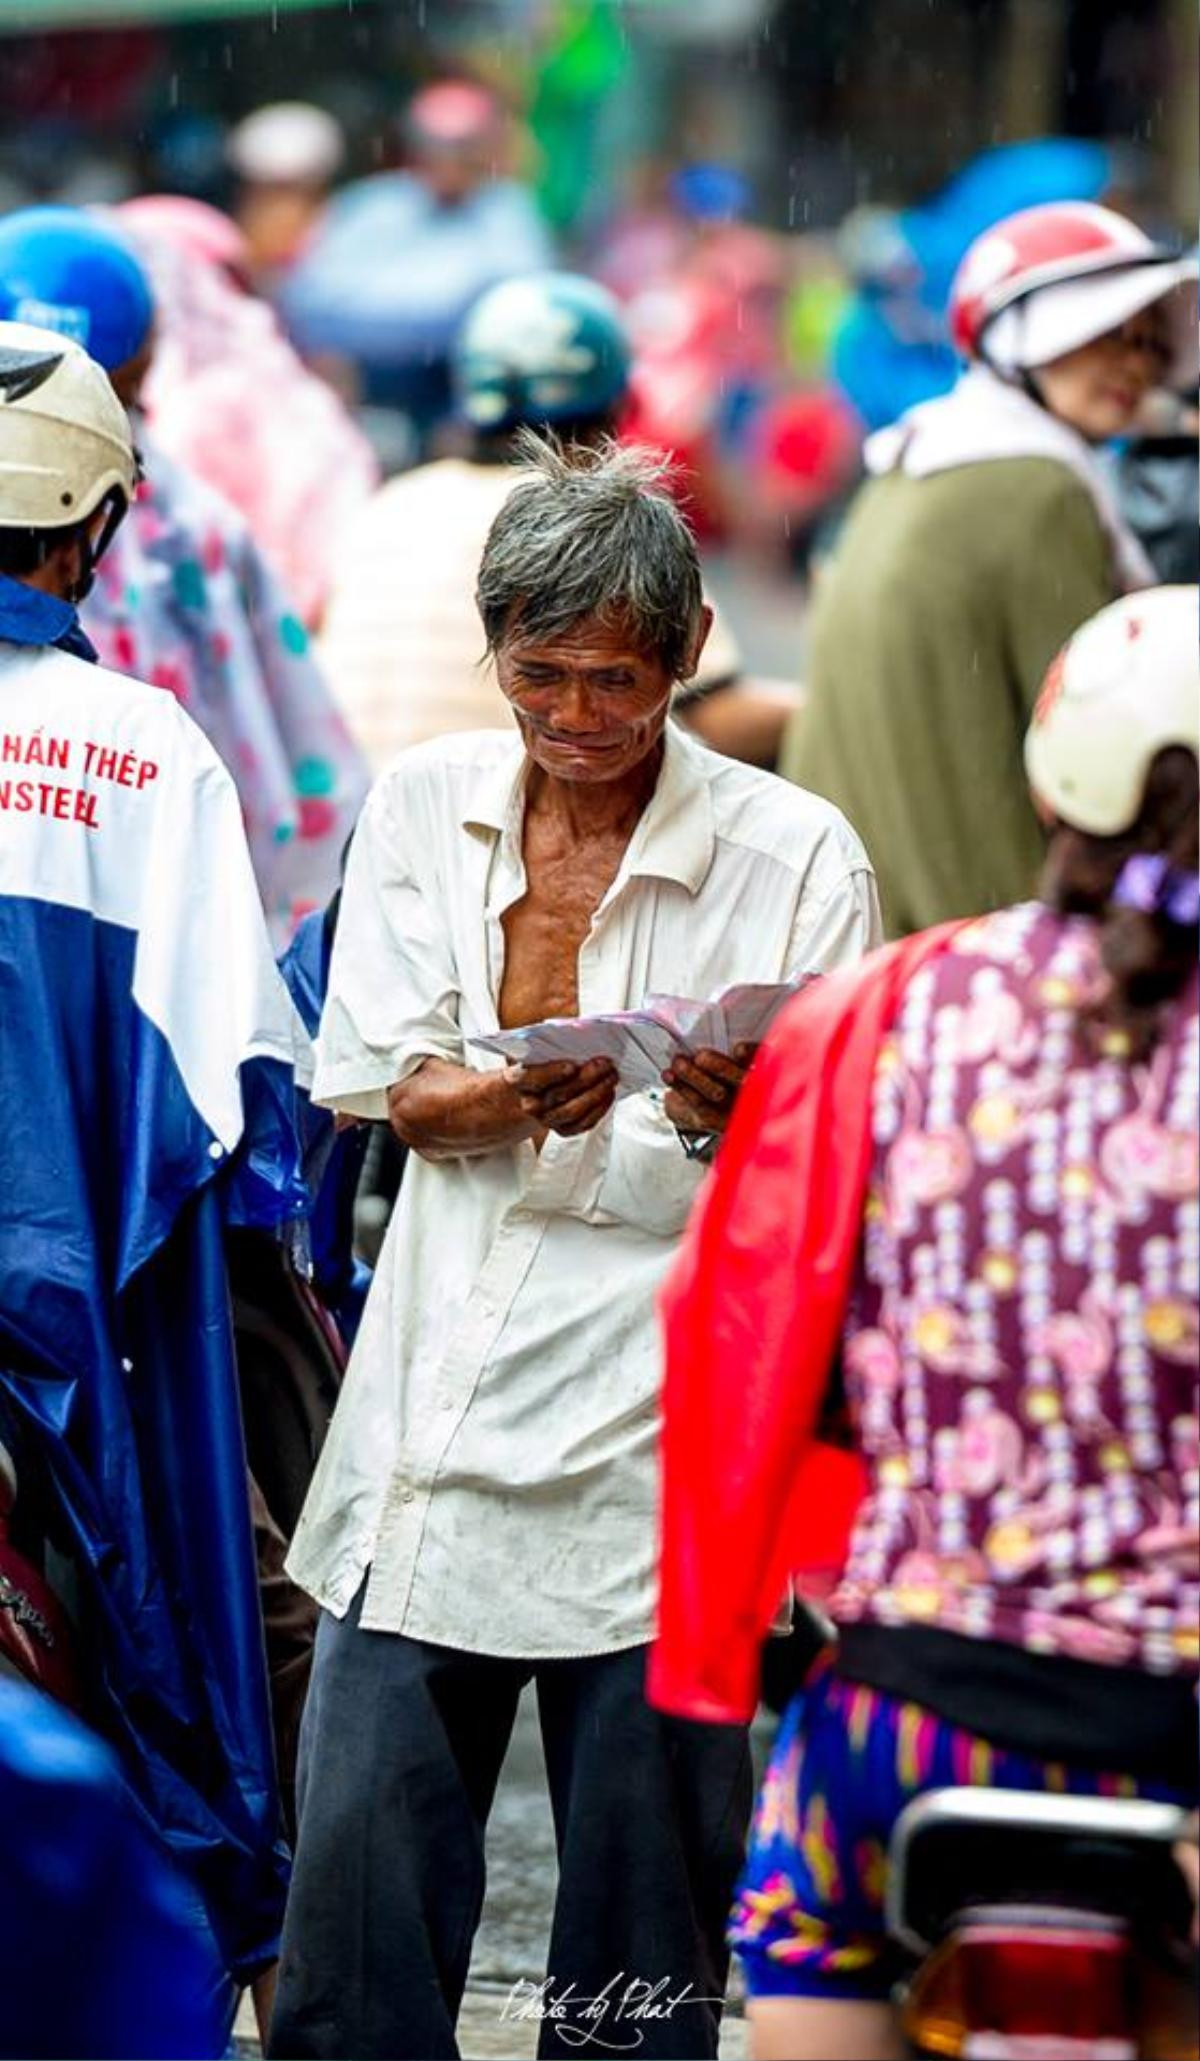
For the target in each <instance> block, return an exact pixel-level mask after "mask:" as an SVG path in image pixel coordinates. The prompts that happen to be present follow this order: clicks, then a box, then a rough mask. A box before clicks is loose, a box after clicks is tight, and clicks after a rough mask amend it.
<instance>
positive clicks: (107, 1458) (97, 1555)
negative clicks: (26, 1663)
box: [0, 322, 308, 2019]
mask: <svg viewBox="0 0 1200 2061" xmlns="http://www.w3.org/2000/svg"><path fill="white" fill-rule="evenodd" d="M135 483H136V459H135V454H134V450H133V445H132V440H131V436H130V429H129V423H128V419H127V417H126V415H125V412H124V410H123V408H122V407H121V405H120V403H119V402H118V400H117V398H116V396H115V394H114V393H113V390H112V388H111V386H110V385H109V382H108V380H107V378H106V377H105V375H104V373H103V372H102V371H101V369H100V367H99V366H98V365H97V364H96V363H95V362H94V360H93V359H92V358H90V357H89V356H88V354H87V353H86V352H85V351H84V350H83V349H82V347H81V346H80V345H79V344H77V343H75V342H73V341H72V340H71V339H69V338H67V337H65V336H64V335H63V334H62V333H61V332H60V331H54V330H49V329H45V328H38V327H35V326H32V325H29V324H26V323H15V322H3V323H0V993H2V994H3V997H4V1006H3V1008H2V1009H0V1106H2V1107H3V1110H4V1123H3V1126H2V1127H0V1401H2V1403H3V1407H4V1414H5V1420H6V1427H7V1426H9V1425H10V1424H11V1425H15V1427H16V1433H17V1437H18V1442H19V1444H20V1448H21V1451H22V1454H23V1455H24V1456H26V1457H28V1456H29V1455H30V1454H32V1455H33V1456H34V1460H35V1465H36V1470H37V1473H38V1475H39V1477H40V1479H41V1482H42V1484H43V1487H44V1492H45V1508H46V1522H47V1528H48V1532H49V1535H50V1536H51V1537H52V1538H53V1541H54V1544H55V1546H56V1548H57V1552H58V1556H59V1558H58V1565H59V1566H60V1567H61V1566H63V1565H64V1564H65V1566H66V1567H67V1568H68V1569H69V1582H70V1586H71V1589H72V1600H73V1607H74V1609H75V1611H76V1614H77V1618H78V1622H79V1626H80V1632H81V1652H80V1674H81V1678H82V1685H83V1693H82V1708H83V1714H84V1716H85V1717H86V1718H87V1719H88V1721H89V1722H90V1723H91V1724H92V1725H93V1726H94V1727H95V1729H96V1730H98V1731H99V1732H101V1733H102V1734H103V1735H104V1736H105V1737H106V1738H107V1739H108V1740H109V1742H110V1744H111V1745H112V1746H113V1747H114V1749H115V1751H116V1753H117V1756H118V1759H119V1761H120V1765H121V1770H122V1774H123V1777H124V1780H125V1783H126V1785H127V1787H128V1790H129V1792H130V1794H131V1796H132V1797H133V1799H134V1801H135V1803H136V1806H137V1809H138V1811H139V1814H140V1816H141V1817H142V1819H143V1821H144V1822H145V1824H146V1825H147V1826H148V1827H149V1829H150V1831H151V1832H152V1833H153V1835H154V1837H155V1838H156V1840H157V1841H158V1842H159V1843H160V1844H161V1845H163V1846H164V1847H165V1848H166V1849H167V1850H168V1851H169V1852H170V1854H171V1855H172V1856H173V1857H174V1859H175V1861H176V1863H177V1865H178V1868H179V1871H180V1874H181V1876H182V1878H183V1880H184V1882H185V1884H186V1887H187V1898H188V1909H189V1912H190V1922H191V1924H192V1926H193V1928H194V1930H195V1932H196V1935H197V1938H198V1939H199V1940H200V1941H202V1942H203V1943H206V1951H207V1954H208V1956H209V1959H210V1961H211V1964H212V1967H213V1971H214V1975H213V1979H214V1982H215V1983H216V1984H217V1985H218V1986H219V1989H220V1992H221V2002H222V2004H223V2006H224V2010H225V2015H226V2018H227V2019H228V2017H230V2016H231V2015H232V2006H233V2002H234V1997H235V1990H236V1986H237V1985H240V1984H242V1983H245V1982H247V1981H249V1980H251V1979H253V1978H254V1977H255V1976H256V1975H257V1974H258V1973H259V1972H260V1971H261V1970H263V1969H264V1968H265V1967H266V1966H268V1965H269V1964H270V1962H271V1961H272V1960H273V1959H274V1956H275V1952H276V1945H277V1938H278V1929H279V1923H280V1918H281V1913H282V1904H283V1894H284V1885H285V1881H286V1872H287V1861H286V1853H285V1850H284V1848H283V1845H282V1842H281V1838H280V1801H279V1793H278V1785H277V1781H276V1774H275V1764H274V1755H273V1749H272V1739H271V1724H270V1714H269V1705H268V1691H267V1678H266V1669H265V1664H264V1652H263V1629H262V1620H261V1615H260V1608H259V1597H258V1589H257V1583H256V1577H255V1561H254V1550H253V1542H252V1537H251V1524H250V1509H249V1502H248V1498H247V1493H246V1455H245V1446H244V1441H243V1434H242V1424H241V1414H240V1409H239V1399H238V1383H237V1370H236V1366H235V1360H234V1341H233V1331H232V1322H231V1315H230V1305H229V1290H228V1283H227V1274H226V1264H225V1238H226V1234H227V1232H228V1231H229V1230H230V1229H231V1228H233V1227H235V1226H246V1227H255V1228H259V1229H261V1230H264V1231H265V1230H279V1229H280V1228H282V1227H284V1226H287V1225H289V1224H291V1223H292V1222H293V1221H295V1220H296V1219H298V1218H301V1217H303V1216H304V1215H305V1214H306V1211H307V1207H308V1198H307V1193H306V1190H305V1188H304V1186H303V1182H302V1180H301V1178H300V1168H299V1146H298V1141H297V1135H296V1113H295V1084H296V1081H297V1080H300V1081H303V1080H305V1079H307V1077H308V1074H307V1057H308V1045H307V1039H306V1037H305V1034H304V1031H303V1028H302V1026H301V1024H300V1021H299V1019H298V1017H297V1016H296V1013H295V1011H294V1009H293V1007H292V1004H291V1002H290V999H289V997H288V994H287V991H286V989H285V988H284V986H283V983H282V981H281V979H280V977H279V974H278V972H277V970H276V967H275V963H274V959H273V956H272V953H271V948H270V942H269V939H268V935H267V930H266V925H265V922H264V919H263V914H262V908H261V904H260V902H259V899H258V894H257V891H256V889H255V885H254V877H253V873H252V870H251V866H250V859H249V853H248V851H247V847H246V841H245V834H244V831H243V829H242V823H241V813H240V810H239V807H238V801H237V795H236V791H235V789H234V786H233V783H232V781H231V779H230V778H229V775H228V774H227V772H226V771H225V768H224V767H223V766H222V765H221V762H220V760H219V759H218V757H217V755H216V753H215V752H214V751H213V749H212V746H211V745H210V744H209V743H208V741H207V739H206V738H205V737H204V736H203V735H202V733H201V732H200V730H199V729H198V728H197V726H196V725H195V724H194V723H193V722H192V721H191V719H190V718H189V717H188V716H187V715H186V714H185V713H184V711H183V710H182V709H181V708H180V706H179V705H178V703H177V702H176V701H175V700H174V698H173V697H172V696H170V695H167V694H163V693H161V692H160V691H159V690H157V689H155V688H153V687H150V686H147V685H145V684H143V683H141V682H138V681H134V680H129V679H125V678H123V677H122V676H121V675H119V674H117V673H114V672H110V671H108V670H107V669H106V668H104V667H102V666H99V665H97V664H95V663H94V658H95V654H94V652H93V650H92V648H91V646H90V644H89V643H88V641H87V639H86V637H85V635H84V633H83V631H82V630H81V628H80V625H79V619H78V613H77V604H78V602H79V600H80V599H82V598H83V597H84V596H85V595H86V593H87V591H88V588H89V586H90V585H91V582H92V580H93V578H94V574H95V569H96V566H97V564H98V563H99V562H100V561H101V560H102V558H103V555H104V551H105V549H106V548H107V546H108V544H109V543H110V542H111V539H112V537H113V535H114V534H115V533H116V530H117V528H118V527H119V525H120V522H121V521H122V519H123V518H124V516H125V514H126V512H127V510H128V507H129V504H130V502H131V500H132V498H133V494H134V490H135ZM88 661H93V662H91V663H89V662H88ZM6 1442H7V1431H6Z"/></svg>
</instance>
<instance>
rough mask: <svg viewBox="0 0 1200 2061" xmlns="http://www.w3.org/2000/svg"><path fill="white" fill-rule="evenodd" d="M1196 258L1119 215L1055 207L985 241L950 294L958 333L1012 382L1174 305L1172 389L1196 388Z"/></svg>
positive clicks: (964, 348) (967, 347)
mask: <svg viewBox="0 0 1200 2061" xmlns="http://www.w3.org/2000/svg"><path fill="white" fill-rule="evenodd" d="M1196 279H1197V264H1196V259H1195V256H1194V255H1193V256H1188V257H1178V256H1175V255H1173V254H1172V253H1170V252H1168V251H1164V250H1163V249H1162V248H1161V247H1160V246H1159V245H1158V244H1155V243H1152V242H1151V240H1150V238H1149V237H1148V236H1147V235H1146V233H1145V231H1144V230H1142V229H1139V228H1138V227H1137V224H1136V223H1134V222H1130V221H1129V220H1127V218H1126V217H1125V216H1124V215H1118V214H1115V213H1114V212H1113V210H1112V209H1111V208H1102V207H1097V206H1095V205H1094V203H1092V202H1091V201H1082V200H1080V201H1052V202H1049V203H1047V204H1046V205H1045V206H1044V207H1036V208H1025V209H1023V210H1022V211H1021V213H1020V214H1016V215H1009V216H1008V218H1007V220H1005V221H1003V222H997V223H996V224H995V225H994V227H993V228H991V229H987V230H985V231H984V233H983V235H982V236H977V237H976V239H975V241H974V243H973V244H972V245H971V247H970V249H969V250H968V251H967V254H966V256H965V257H964V258H963V261H962V263H961V265H960V266H959V268H958V272H957V275H956V277H955V280H954V285H953V286H952V288H951V290H950V308H949V317H950V334H951V337H952V339H953V341H954V343H955V345H956V346H957V348H958V349H959V350H960V351H961V352H962V353H963V355H964V357H967V358H982V359H983V360H984V362H985V363H986V364H989V365H991V366H992V367H993V369H994V370H995V371H997V372H1000V373H1004V374H1012V373H1014V372H1021V371H1031V370H1032V369H1033V368H1034V367H1036V366H1038V365H1048V364H1050V363H1051V362H1052V360H1053V359H1055V358H1061V357H1065V356H1066V354H1067V352H1068V351H1074V350H1078V349H1079V348H1080V347H1081V346H1082V345H1083V344H1088V343H1093V342H1095V340H1096V338H1097V337H1101V336H1106V335H1108V333H1109V332H1110V331H1111V330H1114V329H1119V328H1120V327H1121V325H1122V324H1123V323H1125V322H1128V321H1129V319H1130V317H1131V316H1133V315H1137V314H1140V312H1141V311H1142V309H1143V308H1148V307H1152V306H1153V305H1154V303H1155V302H1157V301H1166V302H1167V303H1168V313H1169V317H1170V320H1171V325H1172V345H1173V362H1172V364H1171V367H1170V370H1169V372H1168V374H1167V380H1168V383H1169V384H1170V385H1172V386H1180V387H1182V386H1186V385H1189V384H1192V383H1194V382H1195V379H1196V375H1197V369H1198V364H1200V354H1198V352H1197V341H1196V307H1195V298H1196Z"/></svg>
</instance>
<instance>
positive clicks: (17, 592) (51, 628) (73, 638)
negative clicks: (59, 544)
mask: <svg viewBox="0 0 1200 2061" xmlns="http://www.w3.org/2000/svg"><path fill="white" fill-rule="evenodd" d="M0 640H3V641H4V642H5V643H6V644H32V645H39V646H40V645H46V644H53V645H54V646H55V648H56V649H57V650H59V651H69V652H70V653H71V655H72V656H73V657H74V658H86V659H87V660H88V661H89V662H90V663H91V664H92V665H95V663H96V659H97V653H96V648H95V646H94V644H93V643H92V642H91V639H90V638H89V637H88V636H87V635H86V633H85V631H84V630H83V628H82V625H81V624H80V621H79V614H78V611H77V610H76V608H75V605H74V603H73V602H70V601H63V600H61V599H60V597H59V596H58V595H57V594H43V592H42V590H41V588H40V587H27V586H26V585H25V583H24V581H23V580H14V579H11V578H10V577H9V575H8V574H7V573H0Z"/></svg>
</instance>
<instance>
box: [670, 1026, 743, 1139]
mask: <svg viewBox="0 0 1200 2061" xmlns="http://www.w3.org/2000/svg"><path fill="white" fill-rule="evenodd" d="M757 1050H758V1047H757V1045H735V1046H734V1048H733V1051H732V1052H731V1053H724V1052H709V1051H704V1052H696V1053H694V1054H693V1055H692V1056H691V1057H689V1058H684V1057H683V1056H682V1055H681V1056H680V1057H679V1058H678V1059H674V1060H672V1062H671V1064H670V1066H669V1067H668V1068H667V1071H666V1072H665V1073H664V1075H663V1080H664V1082H665V1083H666V1086H667V1089H668V1093H667V1095H666V1096H665V1097H664V1100H663V1108H664V1110H665V1112H666V1114H667V1117H668V1119H669V1121H670V1122H671V1123H673V1124H674V1126H675V1128H676V1130H677V1131H716V1132H718V1133H719V1132H721V1131H723V1130H724V1129H725V1126H726V1124H727V1123H728V1122H729V1119H730V1117H731V1116H732V1115H733V1108H734V1104H735V1102H736V1101H737V1098H738V1090H739V1089H740V1087H741V1085H742V1082H743V1081H744V1080H745V1078H746V1075H747V1074H748V1073H749V1071H750V1068H751V1066H752V1065H753V1064H754V1055H755V1053H756V1052H757Z"/></svg>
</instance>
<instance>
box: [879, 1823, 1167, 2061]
mask: <svg viewBox="0 0 1200 2061" xmlns="http://www.w3.org/2000/svg"><path fill="white" fill-rule="evenodd" d="M1185 1824H1186V1819H1185V1814H1184V1813H1183V1812H1182V1811H1180V1810H1178V1809H1176V1808H1174V1807H1173V1806H1171V1805H1168V1804H1162V1803H1149V1802H1140V1801H1135V1800H1126V1799H1121V1798H1109V1797H1074V1796H1062V1795H1048V1796H1047V1795H1024V1794H1019V1793H1014V1792H1012V1791H1010V1790H999V1789H939V1790H933V1791H930V1792H929V1793H928V1794H926V1795H924V1796H922V1797H919V1798H918V1799H917V1800H916V1801H915V1802H914V1803H912V1804H910V1805H909V1806H908V1808H907V1809H906V1810H905V1811H904V1813H903V1815H902V1816H901V1818H900V1820H899V1822H898V1824H897V1826H896V1828H895V1831H894V1833H893V1837H892V1845H891V1854H890V1869H889V1885H888V1901H887V1921H888V1930H889V1933H890V1935H891V1937H892V1939H893V1940H894V1941H895V1942H896V1944H897V1945H898V1946H899V1948H900V1950H901V1951H902V1953H903V1954H904V1956H905V1958H906V1964H907V1972H906V1974H905V1976H904V1978H903V1980H902V1982H901V1984H900V1988H899V1991H898V1993H897V2002H898V2005H899V2010H900V2018H901V2024H902V2027H903V2033H904V2038H905V2040H906V2042H907V2048H906V2051H907V2052H908V2053H909V2054H910V2055H911V2056H928V2055H947V2056H954V2057H957V2056H961V2057H963V2061H1195V2057H1196V2056H1197V2054H1198V2053H1200V2035H1198V2032H1197V1985H1196V1962H1195V1953H1194V1949H1193V1948H1192V1946H1191V1943H1190V1933H1191V1926H1192V1910H1191V1902H1190V1897H1189V1895H1188V1892H1187V1888H1186V1885H1185V1883H1184V1881H1183V1877H1182V1875H1181V1874H1180V1872H1179V1869H1178V1868H1177V1866H1176V1864H1175V1861H1174V1859H1173V1857H1172V1848H1173V1846H1174V1845H1175V1844H1176V1842H1177V1841H1178V1840H1179V1839H1180V1837H1181V1834H1182V1833H1183V1830H1184V1826H1185Z"/></svg>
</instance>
